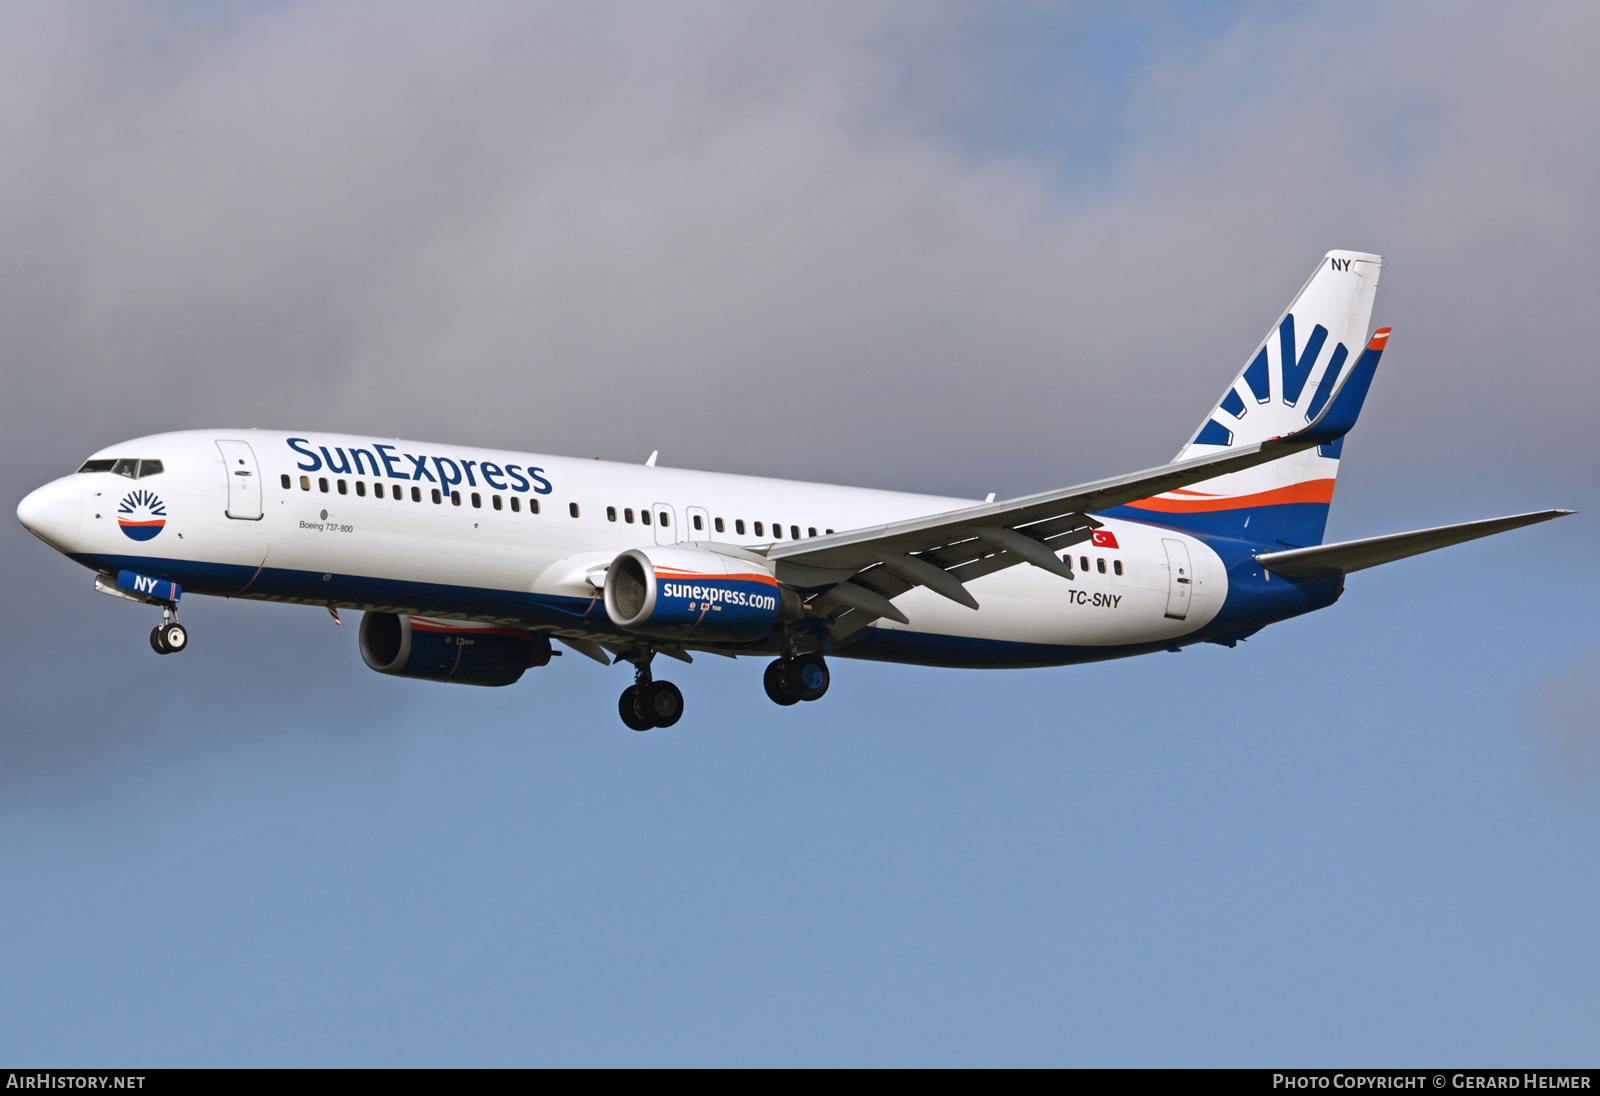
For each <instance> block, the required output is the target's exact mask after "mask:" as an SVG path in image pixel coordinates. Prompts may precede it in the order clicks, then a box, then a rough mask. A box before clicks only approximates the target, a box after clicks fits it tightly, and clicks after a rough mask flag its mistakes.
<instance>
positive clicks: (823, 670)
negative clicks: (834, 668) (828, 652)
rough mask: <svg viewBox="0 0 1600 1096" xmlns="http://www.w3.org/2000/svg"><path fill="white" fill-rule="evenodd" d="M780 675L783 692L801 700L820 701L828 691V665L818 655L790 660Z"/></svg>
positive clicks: (802, 656)
mask: <svg viewBox="0 0 1600 1096" xmlns="http://www.w3.org/2000/svg"><path fill="white" fill-rule="evenodd" d="M779 675H780V679H779V683H780V684H781V685H782V686H783V691H784V692H785V693H787V694H789V695H790V696H796V697H799V698H800V699H801V700H820V699H821V698H822V694H823V693H825V692H827V691H828V685H829V675H828V664H827V663H826V662H824V661H822V656H821V655H818V654H810V655H801V656H799V657H798V658H791V659H789V660H788V662H787V664H786V665H785V666H784V667H783V669H781V670H780V671H779Z"/></svg>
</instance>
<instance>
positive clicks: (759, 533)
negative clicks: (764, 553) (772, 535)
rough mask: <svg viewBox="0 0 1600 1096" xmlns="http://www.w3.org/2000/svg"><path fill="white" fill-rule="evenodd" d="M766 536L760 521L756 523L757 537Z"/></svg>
mask: <svg viewBox="0 0 1600 1096" xmlns="http://www.w3.org/2000/svg"><path fill="white" fill-rule="evenodd" d="M765 535H766V534H765V533H763V532H762V526H761V523H760V522H759V521H758V522H756V536H758V537H760V536H765Z"/></svg>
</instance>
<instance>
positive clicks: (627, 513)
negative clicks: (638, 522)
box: [622, 506, 633, 525]
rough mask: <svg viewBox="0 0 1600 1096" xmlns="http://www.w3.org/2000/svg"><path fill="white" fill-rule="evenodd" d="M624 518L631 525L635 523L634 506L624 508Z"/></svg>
mask: <svg viewBox="0 0 1600 1096" xmlns="http://www.w3.org/2000/svg"><path fill="white" fill-rule="evenodd" d="M622 520H623V521H625V522H627V523H628V524H629V525H632V524H633V507H631V506H627V507H624V508H623V510H622Z"/></svg>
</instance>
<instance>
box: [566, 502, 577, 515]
mask: <svg viewBox="0 0 1600 1096" xmlns="http://www.w3.org/2000/svg"><path fill="white" fill-rule="evenodd" d="M567 513H569V514H571V515H572V516H573V517H577V516H578V504H577V503H575V502H569V503H567Z"/></svg>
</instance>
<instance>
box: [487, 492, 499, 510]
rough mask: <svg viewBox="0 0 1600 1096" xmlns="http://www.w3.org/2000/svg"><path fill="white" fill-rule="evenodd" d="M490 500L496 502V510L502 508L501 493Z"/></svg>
mask: <svg viewBox="0 0 1600 1096" xmlns="http://www.w3.org/2000/svg"><path fill="white" fill-rule="evenodd" d="M489 501H490V502H493V503H494V508H495V509H496V510H498V509H500V496H499V495H496V496H494V498H492V499H490V500H489Z"/></svg>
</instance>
